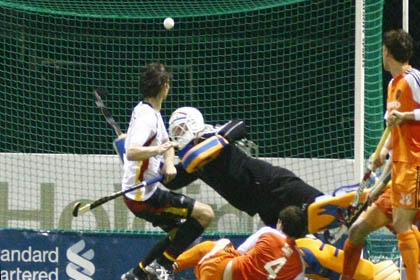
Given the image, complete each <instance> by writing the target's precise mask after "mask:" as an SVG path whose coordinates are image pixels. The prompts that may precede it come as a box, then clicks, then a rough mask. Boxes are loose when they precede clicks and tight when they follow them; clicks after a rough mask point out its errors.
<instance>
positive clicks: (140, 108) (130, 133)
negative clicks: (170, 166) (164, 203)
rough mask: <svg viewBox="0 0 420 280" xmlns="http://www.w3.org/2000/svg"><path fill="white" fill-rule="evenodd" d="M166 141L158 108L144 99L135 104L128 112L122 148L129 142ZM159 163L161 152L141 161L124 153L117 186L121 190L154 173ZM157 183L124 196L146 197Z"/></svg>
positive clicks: (166, 135) (136, 198) (154, 188)
mask: <svg viewBox="0 0 420 280" xmlns="http://www.w3.org/2000/svg"><path fill="white" fill-rule="evenodd" d="M168 140H169V137H168V132H167V131H166V128H165V125H164V123H163V119H162V116H161V115H160V113H159V111H156V110H155V109H154V108H153V107H152V106H151V105H150V104H148V103H146V102H140V103H139V104H137V106H136V107H135V108H134V110H133V112H132V114H131V120H130V125H129V127H128V130H127V137H126V139H125V150H127V149H128V148H129V147H130V146H132V145H139V146H157V145H161V144H162V143H164V142H166V141H168ZM162 162H163V156H162V155H155V156H153V157H150V158H149V159H146V160H143V161H131V160H127V156H126V154H124V174H123V178H122V183H121V188H122V189H123V190H125V189H128V188H131V187H133V186H134V185H135V184H138V183H140V182H141V181H143V180H147V179H151V178H154V177H156V176H158V175H159V174H160V169H161V164H162ZM157 184H158V183H155V184H151V185H148V186H145V187H143V188H140V189H137V190H135V191H132V192H129V193H127V194H126V196H127V197H128V198H130V199H133V200H137V201H143V200H146V199H148V198H149V197H150V196H151V195H152V194H153V193H154V191H155V190H156V188H157Z"/></svg>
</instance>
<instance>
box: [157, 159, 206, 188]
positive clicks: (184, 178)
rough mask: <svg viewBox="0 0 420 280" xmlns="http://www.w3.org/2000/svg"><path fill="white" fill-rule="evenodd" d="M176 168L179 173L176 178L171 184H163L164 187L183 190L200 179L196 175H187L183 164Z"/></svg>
mask: <svg viewBox="0 0 420 280" xmlns="http://www.w3.org/2000/svg"><path fill="white" fill-rule="evenodd" d="M175 168H176V171H177V172H176V176H175V178H174V179H173V180H172V181H170V182H163V185H164V186H165V187H166V188H168V189H170V190H177V189H180V188H183V187H185V186H188V185H189V184H191V183H192V182H194V181H195V180H197V179H198V177H197V175H195V174H194V173H187V171H185V169H184V167H183V166H182V163H178V164H177V165H175Z"/></svg>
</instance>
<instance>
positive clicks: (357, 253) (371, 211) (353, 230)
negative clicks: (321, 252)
mask: <svg viewBox="0 0 420 280" xmlns="http://www.w3.org/2000/svg"><path fill="white" fill-rule="evenodd" d="M390 195H391V192H390V189H389V188H388V189H387V190H385V192H384V193H383V194H382V195H381V196H380V197H379V198H378V199H377V201H376V202H375V203H374V204H372V205H371V206H370V207H369V208H368V209H367V210H366V212H364V213H362V215H361V216H360V217H359V218H358V219H357V220H356V222H355V223H354V224H353V225H352V226H351V227H350V229H349V236H348V238H347V240H346V242H345V244H344V259H343V264H344V265H343V272H342V275H341V278H340V279H342V280H347V279H349V280H351V279H353V276H354V274H355V271H356V269H357V266H358V263H359V261H360V258H361V253H362V250H363V244H364V241H365V238H366V236H367V235H368V234H369V233H371V232H373V231H375V230H377V229H379V228H381V227H383V226H385V225H388V224H389V223H391V221H392V220H391V209H392V207H391V200H390Z"/></svg>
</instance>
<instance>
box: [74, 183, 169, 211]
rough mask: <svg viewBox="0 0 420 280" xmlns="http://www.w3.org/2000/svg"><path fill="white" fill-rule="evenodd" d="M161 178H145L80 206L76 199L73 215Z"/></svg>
mask: <svg viewBox="0 0 420 280" xmlns="http://www.w3.org/2000/svg"><path fill="white" fill-rule="evenodd" d="M162 179H163V175H159V176H157V177H154V178H152V179H149V180H145V181H143V182H141V183H139V184H137V185H135V186H133V187H131V188H129V189H126V190H121V191H118V192H115V193H113V194H110V195H107V196H104V197H101V198H99V199H97V200H95V201H93V202H92V203H88V204H85V205H83V206H82V203H81V202H80V201H78V202H76V203H75V204H74V206H73V212H72V214H73V217H77V216H79V215H82V214H84V213H86V212H88V211H90V210H92V209H95V208H96V207H98V206H100V205H102V204H104V203H105V202H108V201H110V200H113V199H115V198H117V197H120V196H122V195H124V194H126V193H129V192H131V191H134V190H137V189H139V188H142V187H145V186H147V185H150V184H154V183H156V182H159V181H162Z"/></svg>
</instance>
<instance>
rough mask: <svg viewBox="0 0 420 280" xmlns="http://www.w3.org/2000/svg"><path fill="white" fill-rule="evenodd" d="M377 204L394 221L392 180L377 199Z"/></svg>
mask: <svg viewBox="0 0 420 280" xmlns="http://www.w3.org/2000/svg"><path fill="white" fill-rule="evenodd" d="M375 205H376V206H377V207H378V208H379V209H380V210H381V212H383V213H384V214H385V215H386V216H387V217H388V218H389V219H390V220H391V221H392V204H391V181H390V182H389V183H388V184H387V185H386V189H385V190H384V192H383V193H382V194H381V195H380V196H379V197H378V199H377V200H375Z"/></svg>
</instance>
